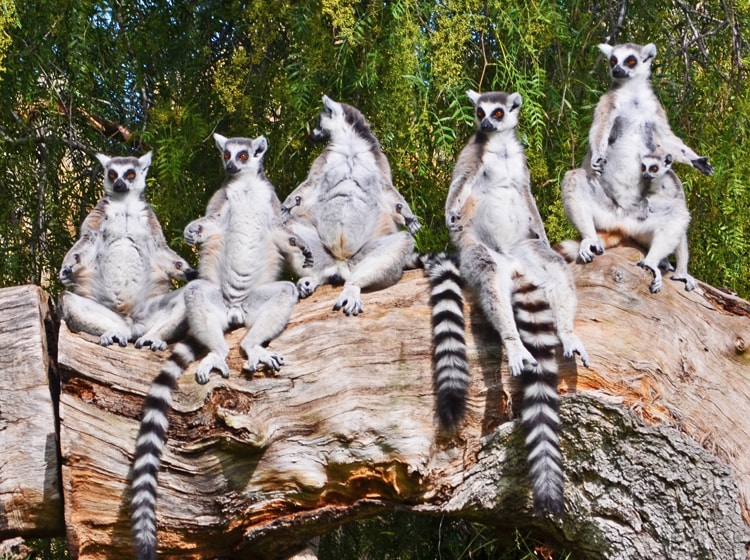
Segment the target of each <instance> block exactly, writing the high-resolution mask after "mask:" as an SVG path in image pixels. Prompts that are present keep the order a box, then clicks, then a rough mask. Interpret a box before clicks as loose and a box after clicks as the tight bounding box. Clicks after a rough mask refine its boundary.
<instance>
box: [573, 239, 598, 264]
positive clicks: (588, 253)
mask: <svg viewBox="0 0 750 560" xmlns="http://www.w3.org/2000/svg"><path fill="white" fill-rule="evenodd" d="M603 253H604V245H603V244H602V241H601V239H599V238H598V237H587V238H585V239H583V240H582V241H581V246H580V247H579V248H578V257H579V258H580V259H581V262H583V263H590V262H591V261H593V260H594V255H601V254H603Z"/></svg>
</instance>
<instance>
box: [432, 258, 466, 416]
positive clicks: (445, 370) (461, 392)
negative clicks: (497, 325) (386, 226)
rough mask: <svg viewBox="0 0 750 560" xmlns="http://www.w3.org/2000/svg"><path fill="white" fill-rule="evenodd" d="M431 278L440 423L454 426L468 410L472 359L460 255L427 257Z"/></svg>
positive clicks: (436, 385) (433, 335)
mask: <svg viewBox="0 0 750 560" xmlns="http://www.w3.org/2000/svg"><path fill="white" fill-rule="evenodd" d="M424 267H425V272H426V273H427V277H428V278H429V281H430V288H431V289H430V305H431V306H432V338H433V365H434V368H435V391H436V393H437V412H438V418H439V420H440V424H441V425H442V426H443V427H444V428H451V427H452V426H454V425H455V424H456V423H457V422H459V421H460V420H461V419H462V418H463V416H464V414H465V413H466V394H467V392H468V389H469V363H468V360H467V358H466V337H465V327H464V303H463V293H462V291H461V288H462V281H461V274H460V271H459V265H458V255H455V254H450V255H449V254H446V253H437V254H434V255H429V256H427V257H425V259H424Z"/></svg>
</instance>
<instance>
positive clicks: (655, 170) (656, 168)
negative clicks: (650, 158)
mask: <svg viewBox="0 0 750 560" xmlns="http://www.w3.org/2000/svg"><path fill="white" fill-rule="evenodd" d="M648 170H649V171H650V172H651V173H656V172H657V171H659V166H658V165H652V166H651V167H649V168H648Z"/></svg>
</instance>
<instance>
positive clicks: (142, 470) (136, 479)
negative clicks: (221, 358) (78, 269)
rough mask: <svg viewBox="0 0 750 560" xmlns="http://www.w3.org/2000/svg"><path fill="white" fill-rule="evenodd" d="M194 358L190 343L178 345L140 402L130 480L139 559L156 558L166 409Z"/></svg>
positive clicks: (134, 544)
mask: <svg viewBox="0 0 750 560" xmlns="http://www.w3.org/2000/svg"><path fill="white" fill-rule="evenodd" d="M195 359H196V354H195V351H194V350H193V348H192V347H191V345H190V344H189V343H187V342H181V343H179V344H177V345H176V346H175V348H174V351H173V352H172V354H171V355H170V356H169V358H167V360H166V362H164V365H163V366H162V368H161V371H160V372H159V374H158V375H157V376H156V378H155V379H154V382H153V383H152V385H151V388H150V389H149V391H148V395H146V400H145V402H144V404H143V419H142V420H141V427H140V430H139V431H138V439H137V440H136V444H135V454H134V457H133V482H132V483H131V489H132V498H131V521H132V531H133V551H134V553H135V557H136V558H137V559H138V560H155V559H156V493H157V478H158V474H159V466H160V464H161V455H162V451H163V450H164V444H165V442H166V439H167V427H168V425H169V421H168V419H167V412H168V411H169V408H170V407H171V405H172V392H173V391H174V389H175V387H176V386H177V380H178V379H179V378H180V376H181V375H182V373H183V372H184V371H185V369H187V367H188V366H189V365H190V363H191V362H193V361H194V360H195Z"/></svg>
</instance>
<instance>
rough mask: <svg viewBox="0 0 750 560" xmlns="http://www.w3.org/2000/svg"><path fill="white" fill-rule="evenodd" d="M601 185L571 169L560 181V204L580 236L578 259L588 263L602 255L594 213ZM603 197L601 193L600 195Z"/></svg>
mask: <svg viewBox="0 0 750 560" xmlns="http://www.w3.org/2000/svg"><path fill="white" fill-rule="evenodd" d="M601 190H602V189H601V185H600V184H599V182H598V181H597V180H595V179H593V178H590V177H589V176H588V174H587V173H586V171H585V170H584V169H572V170H571V171H568V172H567V173H566V174H565V177H564V178H563V181H562V202H563V210H564V211H565V215H566V216H567V218H568V220H569V221H570V223H571V224H573V227H575V228H576V229H577V230H578V233H580V234H581V238H582V239H581V245H580V247H579V249H578V257H579V258H580V259H581V261H582V262H584V263H588V262H591V261H592V260H593V259H594V254H597V255H601V254H602V253H604V244H603V243H602V240H601V239H600V238H599V236H598V235H597V232H596V221H595V218H596V217H595V215H594V212H595V211H596V210H597V206H598V205H597V202H596V193H597V191H601ZM601 194H602V196H604V194H603V192H602V193H601Z"/></svg>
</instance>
